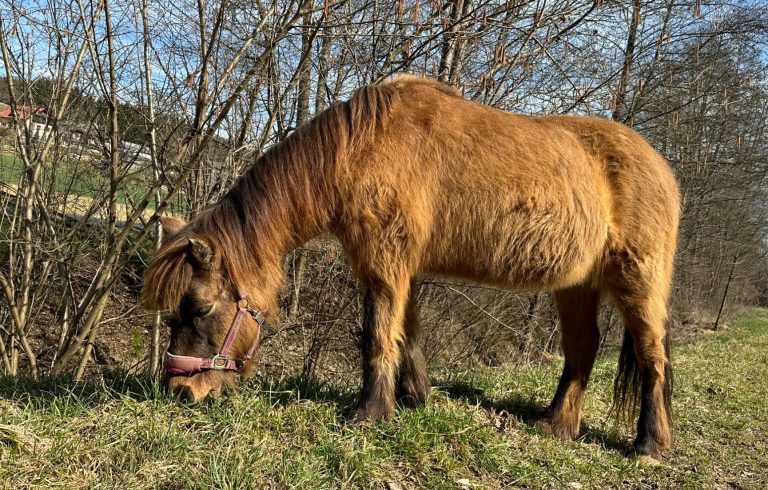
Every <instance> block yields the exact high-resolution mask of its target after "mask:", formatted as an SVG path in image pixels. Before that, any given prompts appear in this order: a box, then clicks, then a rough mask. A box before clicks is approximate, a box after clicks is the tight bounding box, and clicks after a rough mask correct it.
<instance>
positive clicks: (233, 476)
mask: <svg viewBox="0 0 768 490" xmlns="http://www.w3.org/2000/svg"><path fill="white" fill-rule="evenodd" d="M560 362H561V361H560V360H558V359H553V360H548V361H546V362H544V363H543V364H540V365H532V366H528V367H526V368H522V369H520V368H516V369H511V368H510V369H503V368H500V369H476V370H471V371H467V372H462V373H453V374H452V375H450V376H446V375H445V373H444V374H443V375H442V377H441V375H439V374H438V375H437V376H438V379H443V380H445V381H435V382H434V383H433V386H434V388H433V396H432V398H431V399H430V401H429V403H428V405H427V406H426V407H424V408H422V409H418V410H406V411H400V412H398V413H397V415H396V416H395V417H394V418H393V419H392V420H391V421H388V422H385V423H382V424H379V425H376V426H370V427H363V428H349V427H346V426H345V425H344V424H343V423H342V420H343V416H344V414H345V413H346V411H347V410H348V409H349V408H350V407H351V405H352V404H353V403H354V394H355V390H356V387H355V386H353V385H350V386H345V385H342V384H339V385H323V386H317V385H313V384H310V383H302V382H297V381H283V382H279V383H272V384H270V383H269V382H264V381H262V382H261V383H259V382H258V381H251V382H249V383H247V384H246V385H245V386H244V387H242V388H241V389H240V390H239V391H238V392H237V393H236V394H233V395H231V396H229V397H226V398H224V399H220V400H217V401H214V402H212V403H207V404H204V405H202V406H192V407H189V406H184V405H181V404H178V403H176V402H174V401H172V400H170V399H169V398H168V397H167V396H166V395H164V394H163V393H162V392H161V391H159V390H158V389H157V388H156V387H155V385H154V384H152V383H151V382H149V381H148V380H142V379H140V378H131V377H119V376H118V377H115V378H113V379H108V380H105V381H103V382H100V383H93V382H91V383H86V384H74V383H72V382H69V381H66V380H58V381H51V380H45V381H35V382H32V381H24V380H18V379H10V378H5V379H3V378H0V422H1V423H2V424H4V425H0V486H2V487H4V488H31V487H37V488H56V487H65V488H82V487H86V486H90V487H96V486H103V487H107V488H114V487H122V488H156V487H162V488H201V487H205V488H254V487H255V488H259V487H269V488H288V487H290V488H357V487H372V488H389V489H406V488H500V487H505V488H507V487H511V488H517V487H528V488H575V489H578V488H606V487H608V488H610V487H621V488H671V487H674V488H766V487H768V404H767V403H766V399H768V376H766V366H768V311H764V310H760V311H757V312H754V313H752V314H749V315H747V316H744V317H742V318H741V319H740V320H738V321H736V322H734V323H733V324H732V325H730V326H729V327H728V328H727V329H726V330H725V331H723V332H718V333H713V334H709V335H705V336H703V337H701V338H699V339H698V340H695V341H690V342H686V343H684V344H682V345H678V346H677V348H676V349H675V352H674V364H675V367H676V379H675V390H676V392H675V397H674V411H675V429H674V430H675V448H674V450H672V451H671V452H670V453H669V454H668V455H667V458H666V460H665V462H664V464H662V465H660V466H656V467H648V466H643V465H640V464H637V463H636V462H634V461H633V460H631V459H628V458H626V457H625V452H626V451H627V449H628V448H629V444H630V442H631V437H632V432H633V431H632V429H631V427H626V426H623V425H618V426H617V425H616V424H615V423H614V422H613V421H611V420H610V419H609V418H608V417H607V413H608V408H609V406H610V401H611V394H610V393H611V382H612V378H613V374H614V371H615V364H616V353H615V352H607V353H606V354H605V355H603V356H602V357H601V359H600V360H599V362H598V365H597V367H596V371H595V373H594V376H593V380H592V384H591V385H590V390H589V394H588V396H587V401H586V410H585V416H584V426H583V428H582V437H581V438H580V439H579V440H578V441H576V442H573V443H565V442H562V441H560V440H558V439H555V438H553V437H551V436H548V435H546V434H543V433H540V432H538V431H537V430H536V429H535V428H533V427H532V425H531V424H530V416H531V414H533V413H534V412H535V411H536V410H537V409H538V408H541V407H542V406H543V405H545V404H546V402H547V401H548V400H549V397H550V396H551V394H552V392H553V390H554V387H555V384H556V381H557V375H558V373H559V369H560Z"/></svg>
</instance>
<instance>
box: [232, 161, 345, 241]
mask: <svg viewBox="0 0 768 490" xmlns="http://www.w3.org/2000/svg"><path fill="white" fill-rule="evenodd" d="M310 170H311V168H308V167H306V166H297V168H290V167H289V168H286V169H283V170H282V171H281V173H282V175H281V177H282V178H270V179H269V185H265V186H264V188H263V194H262V195H261V199H257V200H256V201H255V202H251V203H250V206H249V207H250V208H251V209H249V208H248V207H246V209H245V210H244V211H245V214H246V215H249V214H250V215H251V216H249V217H247V218H246V219H248V218H251V217H255V218H256V230H254V231H255V232H256V235H257V236H256V239H257V240H259V241H263V240H270V241H276V242H277V243H279V245H278V247H277V249H279V250H280V253H283V254H287V253H288V252H290V251H292V250H293V249H294V248H296V247H298V246H300V245H302V244H304V243H305V242H307V241H309V240H311V239H312V238H314V237H316V236H318V235H320V234H322V233H323V232H325V231H327V230H328V228H329V226H330V219H331V216H332V215H333V213H334V209H333V207H334V202H335V197H334V195H333V193H334V192H335V191H334V190H333V189H335V188H336V186H335V184H334V183H333V182H330V181H326V180H325V179H330V178H333V176H330V175H326V174H325V172H319V175H315V174H312V173H311V172H310ZM252 171H254V170H252ZM252 178H254V179H262V178H264V177H262V176H260V175H258V174H256V175H254V176H252ZM243 191H245V189H241V192H243Z"/></svg>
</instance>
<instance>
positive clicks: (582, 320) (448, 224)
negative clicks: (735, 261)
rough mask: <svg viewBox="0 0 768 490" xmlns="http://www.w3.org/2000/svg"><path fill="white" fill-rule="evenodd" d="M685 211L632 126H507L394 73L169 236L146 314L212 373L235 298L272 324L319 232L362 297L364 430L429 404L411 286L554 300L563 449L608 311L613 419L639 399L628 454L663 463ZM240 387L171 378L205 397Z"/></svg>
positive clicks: (276, 152) (497, 114)
mask: <svg viewBox="0 0 768 490" xmlns="http://www.w3.org/2000/svg"><path fill="white" fill-rule="evenodd" d="M678 213H679V193H678V188H677V184H676V182H675V178H674V176H673V173H672V171H671V169H670V168H669V166H668V165H667V163H666V162H665V161H664V159H663V158H662V157H661V156H660V155H659V154H658V153H657V152H656V151H654V150H653V149H652V148H651V147H650V146H649V145H648V144H647V143H646V142H645V141H644V140H643V139H642V138H641V137H640V136H639V135H638V134H637V133H636V132H634V131H633V130H631V129H629V128H628V127H626V126H623V125H621V124H617V123H614V122H610V121H607V120H603V119H599V118H593V117H566V116H562V117H532V116H521V115H513V114H509V113H506V112H502V111H499V110H496V109H493V108H490V107H486V106H482V105H479V104H477V103H474V102H471V101H468V100H466V99H463V98H462V97H460V96H458V95H457V94H456V93H455V92H454V91H453V90H452V89H450V88H448V87H446V86H444V85H441V84H438V83H435V82H432V81H429V80H425V79H420V78H416V77H411V76H401V77H398V78H395V79H393V80H390V81H388V82H385V83H382V84H379V85H373V86H365V87H362V88H360V89H359V90H358V91H357V92H355V94H354V95H353V96H352V97H351V99H350V100H349V101H347V102H342V103H337V104H334V105H333V106H331V107H330V108H329V109H328V110H326V111H324V112H322V113H320V114H319V115H318V116H317V117H315V118H314V119H313V120H312V121H310V122H309V123H307V124H306V125H304V126H302V127H301V128H299V129H298V130H297V131H295V132H294V133H293V134H292V135H291V136H289V137H288V138H287V139H286V140H284V141H283V142H281V143H280V144H278V145H275V146H274V147H273V148H271V149H270V150H269V151H268V152H266V153H265V154H264V155H263V156H262V157H260V158H259V160H258V161H257V162H256V163H255V164H254V165H253V166H252V167H251V168H250V169H249V170H248V171H247V172H246V173H245V174H244V175H243V176H242V177H241V178H240V179H239V180H238V181H237V183H236V184H235V185H234V187H233V188H232V189H231V190H230V191H229V193H228V194H227V195H226V196H225V197H224V198H223V199H222V200H221V201H220V202H219V203H217V204H216V205H214V206H212V207H211V208H209V209H208V210H206V211H205V212H203V213H201V214H200V215H198V216H197V217H195V218H194V219H193V220H192V221H191V222H189V223H188V224H186V223H183V222H180V221H178V220H175V219H166V220H165V221H164V225H165V228H166V239H165V242H164V245H163V247H162V248H161V249H160V250H159V251H158V252H157V254H156V255H155V257H154V258H153V260H152V262H151V263H150V265H149V266H148V268H147V271H146V275H145V285H144V289H143V302H144V304H145V305H146V306H147V307H149V308H152V309H163V310H170V311H171V312H172V315H171V341H170V347H169V352H173V353H174V354H177V355H198V356H211V355H212V354H214V353H215V352H216V351H217V349H218V347H219V346H220V345H221V343H222V341H223V338H224V336H225V334H226V331H227V327H228V325H229V320H230V319H231V314H232V312H233V311H234V303H235V302H236V301H237V299H238V298H239V297H240V296H243V295H245V296H247V297H248V298H249V299H250V301H251V303H252V304H253V305H255V306H256V307H258V308H259V309H261V310H262V311H264V312H265V313H266V314H267V315H268V316H272V318H274V317H275V316H276V312H277V310H278V306H277V297H278V293H279V291H280V288H281V286H282V283H283V280H284V279H283V278H284V271H283V270H282V266H283V263H284V258H285V256H286V254H288V253H289V252H290V251H291V250H293V249H294V248H295V247H297V246H298V245H300V244H302V243H304V242H305V241H307V240H309V239H311V238H312V237H314V236H316V235H318V234H321V233H324V232H331V233H332V234H334V235H335V236H336V237H337V238H338V239H339V241H340V242H341V244H342V246H343V248H344V250H345V252H346V254H347V256H348V258H349V260H350V262H351V264H352V266H353V268H354V270H355V271H356V273H357V275H358V277H359V279H360V281H361V284H362V286H363V289H364V322H363V345H362V353H363V372H364V376H363V388H362V394H361V399H360V403H359V406H358V408H357V411H356V412H355V414H354V419H355V420H367V419H373V420H376V419H380V418H382V417H386V416H388V415H389V414H391V413H392V411H393V408H394V406H395V403H396V401H397V400H398V399H399V400H400V401H402V402H403V403H405V404H417V403H423V402H424V401H425V400H426V398H427V395H428V392H429V383H428V378H427V373H426V369H425V364H424V359H423V356H422V354H421V351H420V348H419V343H418V336H419V324H418V318H417V311H416V308H417V305H416V303H415V301H414V298H413V296H414V295H413V294H412V289H413V283H414V280H415V279H416V278H418V277H419V276H422V275H429V274H436V275H445V276H453V277H460V278H464V279H469V280H473V281H480V282H485V283H492V284H495V285H500V286H504V287H508V288H513V289H527V290H551V291H554V294H555V299H556V304H557V308H558V311H559V314H560V318H561V328H562V349H563V353H564V356H565V366H564V369H563V373H562V376H561V378H560V383H559V385H558V388H557V392H556V393H555V396H554V399H553V400H552V403H551V404H550V406H549V408H548V409H547V410H546V412H545V413H544V415H543V417H542V418H541V419H540V421H539V425H540V426H542V427H545V428H548V429H549V430H551V431H552V432H553V433H555V434H556V435H558V436H560V437H563V438H566V439H573V438H575V437H577V435H578V433H579V423H580V419H581V410H582V402H583V396H584V390H585V387H586V385H587V381H588V379H589V375H590V371H591V370H592V365H593V363H594V360H595V355H596V353H597V350H598V341H599V331H598V326H597V321H596V318H597V311H598V303H599V300H600V297H601V296H602V295H605V296H609V297H611V298H612V299H613V300H614V301H615V303H616V305H617V306H618V308H619V310H620V311H621V313H622V315H623V319H624V322H625V325H626V331H625V339H624V347H623V349H622V353H621V356H620V369H619V375H618V376H617V380H616V385H615V403H616V407H615V408H616V409H617V410H619V411H622V410H623V409H625V408H627V407H628V408H629V411H630V412H631V411H633V409H634V407H635V406H636V403H637V401H638V399H639V404H640V414H639V419H638V425H637V431H638V432H637V439H636V440H635V443H634V450H635V451H636V453H637V454H639V455H650V456H653V457H656V458H658V457H660V455H661V453H662V451H663V450H664V449H666V448H668V447H669V446H670V444H671V435H670V425H671V407H670V397H671V368H670V364H669V353H668V347H667V346H668V333H667V329H666V322H667V299H668V296H669V290H670V279H671V275H672V265H673V258H674V255H675V244H676V235H677V226H678ZM244 329H245V330H243V331H242V332H244V333H243V334H241V338H240V339H238V341H237V343H236V345H235V351H236V352H237V353H242V352H244V351H245V350H246V349H247V348H248V345H250V343H251V341H252V340H253V338H254V336H255V330H256V326H255V324H254V323H253V322H250V321H249V323H248V324H246V325H245V326H244ZM246 370H248V366H247V367H246ZM236 378H237V377H236V375H235V374H232V373H223V372H217V371H206V372H201V373H198V374H195V375H194V376H171V377H169V379H167V380H166V381H167V382H168V383H169V384H170V386H171V388H172V389H174V390H176V391H186V392H187V394H188V395H190V396H191V397H192V398H195V399H199V398H202V397H204V396H206V395H207V394H208V393H209V392H211V391H214V392H216V391H218V390H220V389H221V388H222V387H225V386H228V385H231V384H234V382H235V380H236Z"/></svg>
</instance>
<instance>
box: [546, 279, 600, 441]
mask: <svg viewBox="0 0 768 490" xmlns="http://www.w3.org/2000/svg"><path fill="white" fill-rule="evenodd" d="M599 301H600V293H599V291H596V290H593V289H590V288H587V287H584V286H578V287H574V288H570V289H565V290H562V291H557V292H556V293H555V303H556V305H557V311H558V314H559V316H560V327H561V328H560V330H561V336H562V349H563V355H564V357H565V365H564V367H563V373H562V375H561V376H560V382H559V383H558V385H557V391H556V392H555V396H554V398H553V399H552V403H550V405H549V407H548V408H547V410H546V411H545V413H544V416H543V417H542V418H541V419H539V421H538V425H539V426H540V427H542V428H544V429H546V430H549V431H551V432H552V433H553V434H555V435H556V436H558V437H560V438H562V439H566V440H573V439H575V438H576V437H578V435H579V424H580V422H581V409H582V405H583V402H584V391H585V389H586V387H587V382H588V381H589V375H590V373H591V372H592V366H593V364H594V362H595V356H596V355H597V349H598V346H599V343H600V332H599V330H598V327H597V309H598V304H599Z"/></svg>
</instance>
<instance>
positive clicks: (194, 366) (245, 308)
mask: <svg viewBox="0 0 768 490" xmlns="http://www.w3.org/2000/svg"><path fill="white" fill-rule="evenodd" d="M246 315H250V316H251V318H253V319H254V320H255V321H256V336H255V337H254V338H253V342H252V343H251V347H250V348H249V349H248V352H246V353H245V355H244V356H242V357H240V358H237V359H232V358H230V357H229V351H230V350H231V349H232V344H234V343H235V337H237V333H238V332H239V331H240V327H241V325H242V324H243V318H245V316H246ZM265 323H266V321H265V319H264V315H263V314H262V313H261V312H260V311H259V310H257V309H256V308H254V307H253V306H251V305H250V303H249V302H248V298H241V299H240V300H239V301H238V302H237V313H235V317H234V318H233V319H232V325H230V327H229V331H228V332H227V336H226V337H225V338H224V344H223V345H222V346H221V350H220V351H219V353H218V354H216V355H215V356H213V357H192V356H177V355H175V354H171V353H170V352H166V353H165V357H164V359H163V368H165V372H166V373H168V374H173V375H178V374H187V375H192V374H195V373H199V372H201V371H208V370H214V371H236V372H239V371H242V369H243V365H244V364H245V362H246V361H248V360H250V359H251V358H252V357H253V354H254V352H256V348H257V347H258V346H259V337H260V336H261V327H262V326H263V325H264V324H265Z"/></svg>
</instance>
